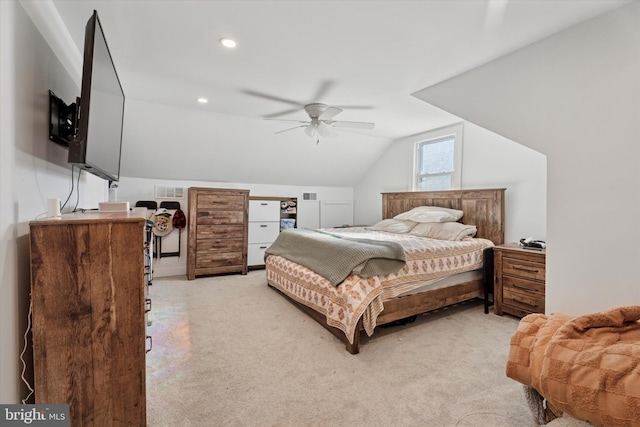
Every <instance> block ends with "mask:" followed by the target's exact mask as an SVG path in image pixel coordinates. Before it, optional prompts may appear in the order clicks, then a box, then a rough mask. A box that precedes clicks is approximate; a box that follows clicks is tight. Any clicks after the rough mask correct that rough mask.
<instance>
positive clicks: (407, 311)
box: [269, 279, 484, 354]
mask: <svg viewBox="0 0 640 427" xmlns="http://www.w3.org/2000/svg"><path fill="white" fill-rule="evenodd" d="M269 287H271V288H272V289H274V290H276V291H278V292H279V293H280V294H281V295H283V296H285V297H286V298H287V300H289V301H290V302H291V303H292V304H294V305H295V306H296V307H298V308H299V309H300V310H302V311H304V312H305V313H307V314H308V315H309V316H311V317H312V318H313V319H314V320H316V321H317V322H318V323H319V324H320V325H322V326H323V327H324V328H325V329H327V330H328V331H329V332H331V333H332V334H333V335H335V336H336V337H337V338H339V339H340V340H341V341H343V342H344V343H345V345H346V349H347V351H348V352H349V353H351V354H358V353H359V352H360V334H361V333H362V331H363V330H364V327H363V326H362V319H360V320H359V321H358V327H357V329H356V333H355V334H354V337H353V343H350V342H349V340H348V339H347V337H346V335H345V334H344V332H343V331H342V330H340V329H338V328H335V327H333V326H330V325H328V324H327V318H326V316H325V315H324V314H322V313H319V312H317V311H315V310H314V309H312V308H310V307H307V306H306V305H304V304H302V303H299V302H298V301H296V300H294V299H292V298H290V297H289V296H288V295H287V294H285V293H283V292H282V291H280V290H279V289H278V288H276V287H275V286H273V285H272V284H271V283H269ZM483 296H484V281H483V280H482V279H478V280H474V281H471V282H465V283H460V284H458V285H453V286H449V287H446V288H440V289H434V290H431V291H424V292H420V293H416V294H413V295H407V296H403V297H398V298H394V299H392V300H388V301H385V302H384V310H383V311H382V313H380V315H379V316H378V319H377V321H376V324H377V326H381V325H384V324H387V323H391V322H395V321H396V320H400V319H405V318H407V317H411V316H415V315H418V314H424V313H428V312H430V311H433V310H437V309H439V308H443V307H448V306H450V305H453V304H457V303H460V302H463V301H468V300H472V299H474V298H482V297H483Z"/></svg>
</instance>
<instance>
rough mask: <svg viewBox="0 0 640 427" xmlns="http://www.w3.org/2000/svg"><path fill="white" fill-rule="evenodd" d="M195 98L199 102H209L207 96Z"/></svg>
mask: <svg viewBox="0 0 640 427" xmlns="http://www.w3.org/2000/svg"><path fill="white" fill-rule="evenodd" d="M197 100H198V102H199V103H200V104H206V103H207V102H209V100H208V99H207V98H203V97H200V98H198V99H197Z"/></svg>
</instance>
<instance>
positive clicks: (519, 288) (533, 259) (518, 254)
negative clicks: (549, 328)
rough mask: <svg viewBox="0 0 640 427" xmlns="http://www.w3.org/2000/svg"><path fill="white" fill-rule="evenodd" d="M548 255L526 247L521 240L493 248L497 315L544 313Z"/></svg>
mask: <svg viewBox="0 0 640 427" xmlns="http://www.w3.org/2000/svg"><path fill="white" fill-rule="evenodd" d="M545 257H546V253H545V250H544V249H543V250H541V251H536V250H530V249H522V247H521V246H520V245H519V244H517V243H506V244H504V245H500V246H496V247H495V248H493V259H494V283H493V286H494V288H493V292H494V306H493V309H494V312H495V314H499V315H502V314H503V313H508V314H513V315H514V316H518V317H524V316H526V315H527V314H530V313H544V294H545V271H546V268H545Z"/></svg>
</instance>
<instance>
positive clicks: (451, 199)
mask: <svg viewBox="0 0 640 427" xmlns="http://www.w3.org/2000/svg"><path fill="white" fill-rule="evenodd" d="M504 192H505V189H504V188H494V189H482V190H451V191H406V192H401V193H382V218H383V219H386V218H393V217H394V216H396V215H398V214H400V213H402V212H406V211H408V210H410V209H412V208H415V207H416V206H440V207H443V208H451V209H459V210H461V211H463V212H464V216H463V217H462V219H461V220H460V222H462V223H463V224H468V225H475V226H476V227H478V233H477V234H476V237H481V238H484V239H489V240H491V241H492V242H493V243H495V244H496V245H501V244H502V243H504Z"/></svg>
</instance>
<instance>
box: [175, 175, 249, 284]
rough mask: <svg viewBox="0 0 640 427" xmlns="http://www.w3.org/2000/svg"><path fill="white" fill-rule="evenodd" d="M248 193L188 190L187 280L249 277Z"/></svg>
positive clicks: (194, 188) (204, 189) (212, 189)
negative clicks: (222, 275) (221, 275)
mask: <svg viewBox="0 0 640 427" xmlns="http://www.w3.org/2000/svg"><path fill="white" fill-rule="evenodd" d="M248 210H249V190H237V189H219V188H201V187H191V188H189V238H188V239H189V243H188V250H187V278H188V279H189V280H193V279H195V278H196V276H202V275H209V274H219V273H235V272H237V273H242V274H247V240H248Z"/></svg>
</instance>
